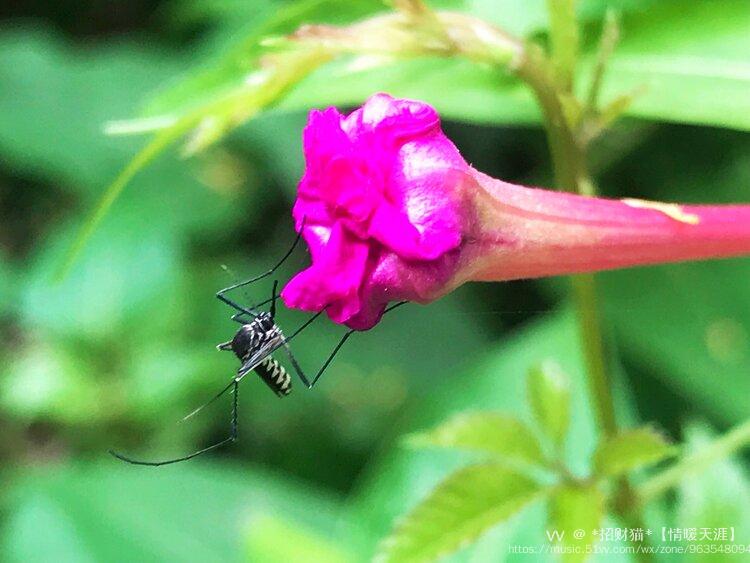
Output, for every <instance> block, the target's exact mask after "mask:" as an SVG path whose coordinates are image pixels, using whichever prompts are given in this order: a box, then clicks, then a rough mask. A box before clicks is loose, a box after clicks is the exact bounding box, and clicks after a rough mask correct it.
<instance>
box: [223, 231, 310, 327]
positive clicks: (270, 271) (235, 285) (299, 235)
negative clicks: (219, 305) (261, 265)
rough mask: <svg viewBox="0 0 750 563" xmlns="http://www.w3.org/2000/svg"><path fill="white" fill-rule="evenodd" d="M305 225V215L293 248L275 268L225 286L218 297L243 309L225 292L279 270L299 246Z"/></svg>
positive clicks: (239, 309)
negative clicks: (226, 295)
mask: <svg viewBox="0 0 750 563" xmlns="http://www.w3.org/2000/svg"><path fill="white" fill-rule="evenodd" d="M304 226H305V218H304V217H303V218H302V224H301V226H300V230H299V233H297V236H296V237H295V239H294V242H293V243H292V246H291V248H289V250H287V251H286V254H284V256H283V257H282V258H281V260H279V261H278V263H277V264H276V265H275V266H274V267H273V268H271V269H270V270H268V271H267V272H263V273H262V274H260V275H258V276H255V277H253V278H250V279H249V280H245V281H243V282H239V283H235V284H233V285H230V286H229V287H225V288H224V289H222V290H221V291H219V292H217V293H216V297H218V298H219V299H221V300H222V301H223V302H224V303H226V304H227V305H229V306H230V307H233V308H235V309H237V310H238V311H242V310H243V308H242V307H240V306H239V305H237V304H236V303H234V302H233V301H231V300H230V299H228V298H227V297H225V296H224V294H225V293H227V292H229V291H232V290H233V289H237V288H238V287H244V286H246V285H250V284H251V283H255V282H257V281H260V280H262V279H263V278H265V277H268V276H270V275H271V274H273V273H274V272H275V271H276V270H278V269H279V268H280V267H281V265H282V264H283V263H284V262H285V261H286V259H287V258H289V257H290V256H291V255H292V252H294V249H295V248H296V247H297V243H299V240H300V238H301V237H302V230H303V228H304ZM247 314H252V313H249V312H248V313H247Z"/></svg>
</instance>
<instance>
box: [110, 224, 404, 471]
mask: <svg viewBox="0 0 750 563" xmlns="http://www.w3.org/2000/svg"><path fill="white" fill-rule="evenodd" d="M303 225H304V222H303ZM301 235H302V229H300V232H299V233H298V234H297V237H296V238H295V239H294V243H292V246H291V248H289V250H288V251H287V252H286V254H284V256H283V257H282V258H281V260H279V262H278V263H277V264H276V265H275V266H273V267H272V268H271V269H269V270H268V271H266V272H264V273H262V274H260V275H258V276H255V277H253V278H250V279H249V280H246V281H243V282H240V283H236V284H234V285H230V286H229V287H226V288H224V289H222V290H221V291H219V292H217V293H216V297H217V298H218V299H219V300H220V301H222V302H223V303H225V304H226V305H228V306H229V307H231V308H232V309H233V310H234V314H232V316H231V319H232V320H233V321H235V322H238V323H240V325H242V326H240V328H239V329H238V330H237V332H236V333H235V335H234V338H232V340H229V341H227V342H223V343H221V344H219V345H217V349H219V350H226V351H232V352H234V354H235V355H236V356H237V358H238V359H239V360H240V362H241V365H240V367H239V369H238V370H237V375H235V376H234V378H233V379H232V380H231V381H230V382H229V384H228V385H227V386H226V387H224V388H223V389H222V390H221V391H219V392H218V393H217V394H216V395H215V396H214V397H212V398H211V399H210V400H209V401H207V402H206V403H204V404H203V405H201V406H199V407H198V408H197V409H195V410H194V411H192V412H191V413H190V414H188V415H187V416H185V417H184V418H183V419H182V420H183V421H184V420H187V419H188V418H190V417H192V416H194V415H195V414H197V413H198V412H200V411H201V410H203V409H204V408H205V407H207V406H208V405H210V404H211V403H213V402H214V401H216V400H217V399H219V398H220V397H221V396H222V395H224V394H225V393H226V392H228V391H230V390H231V392H232V396H233V398H232V414H231V423H230V433H229V436H228V437H227V438H225V439H223V440H221V441H219V442H216V443H215V444H212V445H211V446H208V447H206V448H203V449H201V450H198V451H196V452H193V453H191V454H188V455H185V456H182V457H178V458H174V459H167V460H163V461H143V460H137V459H133V458H130V457H127V456H125V455H122V454H120V453H118V452H116V451H114V450H110V451H109V453H110V454H111V455H113V456H114V457H116V458H117V459H119V460H122V461H124V462H127V463H131V464H133V465H148V466H154V467H157V466H160V465H170V464H172V463H179V462H181V461H187V460H189V459H192V458H194V457H198V456H199V455H202V454H205V453H207V452H210V451H212V450H215V449H217V448H220V447H222V446H224V445H226V444H229V443H232V442H236V441H237V438H238V424H237V408H238V391H239V384H240V381H242V379H243V378H244V377H245V376H246V375H247V374H248V373H250V372H251V371H252V372H255V374H256V375H258V377H260V379H261V380H262V381H263V382H264V383H265V384H266V385H267V386H268V387H269V388H270V389H271V390H272V391H273V392H274V393H275V394H276V395H277V396H278V397H282V398H283V397H286V396H287V395H289V393H291V391H292V378H291V375H290V374H289V372H288V371H287V370H286V368H284V366H283V365H282V364H281V363H279V361H278V360H276V359H275V358H274V357H273V354H274V352H277V351H282V352H284V354H285V355H286V356H287V358H288V359H289V362H290V363H291V365H292V367H293V368H294V372H295V373H296V374H297V376H298V377H299V379H300V380H301V381H302V383H303V384H304V385H305V386H306V387H307V388H308V389H312V388H313V387H314V386H315V384H316V383H317V382H318V380H319V379H320V376H321V375H323V372H324V371H325V370H326V369H327V368H328V366H329V365H330V364H331V362H332V361H333V358H334V357H335V356H336V354H337V353H338V352H339V350H340V349H341V347H342V346H343V345H344V343H345V342H346V341H347V340H348V339H349V337H350V336H351V335H352V334H354V333H355V332H357V331H356V330H355V329H351V330H348V331H347V332H346V333H345V334H344V335H343V336H342V337H341V340H339V342H338V344H336V346H335V347H334V348H333V351H332V352H331V353H330V355H329V356H328V358H327V359H326V361H325V362H324V363H323V365H322V366H321V367H320V369H319V370H318V372H317V373H316V374H315V376H314V377H313V378H312V379H310V378H308V377H307V375H305V372H304V371H303V370H302V368H301V367H300V365H299V363H298V362H297V359H296V358H295V357H294V353H293V352H292V349H291V346H290V345H289V342H290V341H291V340H292V339H293V338H294V337H296V336H297V335H298V334H300V333H301V332H302V331H303V330H305V329H306V328H307V327H308V326H310V325H311V324H312V323H313V322H314V321H315V320H316V319H317V318H318V317H319V316H320V315H322V314H323V312H324V311H325V310H326V307H324V308H323V309H322V310H320V311H318V312H317V313H315V314H314V315H313V316H312V317H311V318H309V319H308V320H307V321H305V322H304V323H303V324H302V326H300V327H299V328H298V329H297V330H295V331H294V332H293V333H292V334H291V335H289V336H285V335H284V333H283V332H282V330H281V327H280V326H279V325H278V324H276V320H275V316H276V300H277V299H278V297H279V295H278V293H277V289H278V280H274V282H273V287H272V291H271V298H270V299H266V300H265V301H263V302H261V303H258V304H256V305H253V306H249V307H246V306H243V305H241V304H240V303H238V302H237V301H235V300H234V299H230V298H229V297H228V296H227V294H228V293H229V292H231V291H234V290H236V289H239V288H241V287H245V286H248V285H251V284H253V283H256V282H259V281H261V280H262V279H264V278H267V277H269V276H272V275H273V274H274V273H275V272H276V270H278V269H279V268H280V267H281V266H282V264H284V262H285V261H286V260H287V258H289V257H290V256H291V255H292V253H293V252H294V249H295V248H296V247H297V244H298V243H299V241H300V237H301ZM269 303H270V307H269V310H268V311H262V310H261V309H260V307H262V306H264V305H267V304H269ZM405 303H406V301H399V302H397V303H395V304H393V305H390V306H389V307H387V308H386V309H385V311H384V313H383V314H385V313H388V312H390V311H392V310H394V309H396V308H397V307H400V306H401V305H404V304H405Z"/></svg>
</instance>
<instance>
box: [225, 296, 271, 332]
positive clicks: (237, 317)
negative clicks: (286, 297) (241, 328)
mask: <svg viewBox="0 0 750 563" xmlns="http://www.w3.org/2000/svg"><path fill="white" fill-rule="evenodd" d="M279 297H281V294H277V295H274V296H273V297H271V298H270V299H266V300H265V301H261V302H260V303H257V304H255V305H252V306H251V307H248V309H251V310H255V309H260V308H261V307H262V306H263V305H268V304H269V303H272V302H273V300H274V299H278V298H279ZM243 316H249V315H248V314H247V313H246V312H245V311H240V312H239V313H235V314H234V315H232V320H233V321H236V322H238V323H240V324H243V325H244V324H247V323H246V322H245V320H246V319H243V318H242V317H243ZM255 316H256V315H255V314H253V315H252V317H253V318H255Z"/></svg>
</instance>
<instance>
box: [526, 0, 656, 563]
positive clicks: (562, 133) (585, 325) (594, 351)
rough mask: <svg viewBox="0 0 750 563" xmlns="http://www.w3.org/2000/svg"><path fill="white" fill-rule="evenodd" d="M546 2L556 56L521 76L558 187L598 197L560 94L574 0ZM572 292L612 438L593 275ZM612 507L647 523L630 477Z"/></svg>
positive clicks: (593, 386)
mask: <svg viewBox="0 0 750 563" xmlns="http://www.w3.org/2000/svg"><path fill="white" fill-rule="evenodd" d="M547 4H548V9H549V13H550V24H551V35H552V60H551V61H550V59H549V58H548V57H547V56H546V55H545V54H544V53H543V52H542V51H541V49H535V48H534V47H533V46H530V47H529V48H528V49H527V51H526V56H525V57H524V58H523V59H522V61H521V63H520V65H519V68H518V74H519V75H520V76H521V77H522V78H525V79H526V81H527V82H528V83H529V85H530V86H531V87H532V88H533V90H534V92H535V94H536V97H537V100H538V101H539V104H540V106H541V109H542V113H543V115H544V123H545V127H546V130H547V138H548V142H549V146H550V153H551V157H552V166H553V170H554V175H555V183H556V185H557V187H558V188H559V189H562V190H566V191H570V192H575V193H578V194H580V195H586V196H594V195H596V189H595V187H594V184H593V182H592V181H591V180H590V176H589V172H588V165H587V162H586V148H587V139H586V138H584V137H583V136H582V135H580V134H579V130H578V129H577V128H576V127H575V126H574V125H573V124H571V123H570V122H569V121H568V119H567V117H566V114H565V110H564V108H563V107H562V103H561V99H562V97H564V96H572V95H573V84H574V79H575V65H576V58H577V55H578V27H577V25H578V24H577V21H576V18H575V0H548V2H547ZM597 87H598V86H597ZM572 291H573V297H574V302H575V306H576V310H577V314H578V325H579V331H580V335H581V346H582V347H583V353H584V359H585V363H586V376H587V380H588V387H589V393H590V396H591V400H592V403H593V408H594V412H595V413H596V420H597V423H598V426H599V428H600V430H601V432H602V434H603V435H604V436H612V435H614V434H616V432H617V420H616V417H615V405H614V399H613V396H612V390H611V389H612V387H611V381H610V379H609V375H608V372H607V361H606V353H605V348H604V338H603V335H602V334H603V333H602V327H601V320H600V317H599V310H598V304H597V296H596V294H597V292H596V280H595V278H594V276H593V274H583V275H578V276H573V278H572ZM612 508H613V509H614V511H615V512H616V513H617V514H618V515H619V516H620V517H621V518H622V519H623V521H624V522H625V524H626V525H627V526H629V527H633V528H643V527H644V526H643V516H642V514H641V513H640V507H639V505H638V504H637V496H636V494H635V492H634V490H633V487H632V485H631V484H630V481H629V480H628V479H627V477H623V478H622V479H620V480H619V481H618V483H617V487H616V490H615V492H614V496H613V501H612ZM640 557H641V558H642V559H643V560H644V561H649V560H650V557H649V556H647V555H641V556H640Z"/></svg>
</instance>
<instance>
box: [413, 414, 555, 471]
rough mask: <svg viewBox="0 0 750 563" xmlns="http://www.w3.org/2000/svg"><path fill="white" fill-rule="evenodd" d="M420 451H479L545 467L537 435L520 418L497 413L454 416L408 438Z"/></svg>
mask: <svg viewBox="0 0 750 563" xmlns="http://www.w3.org/2000/svg"><path fill="white" fill-rule="evenodd" d="M407 443H409V444H410V445H412V446H417V447H431V446H434V447H441V448H459V449H467V450H475V451H479V452H482V453H487V454H491V455H494V456H498V457H501V458H505V459H510V460H515V461H521V462H526V463H532V464H540V465H543V464H544V455H543V454H542V449H541V447H540V445H539V441H538V440H537V438H536V436H535V435H534V433H533V432H532V431H531V429H530V428H529V427H528V426H527V425H526V424H525V423H524V422H522V421H520V420H518V419H517V418H515V417H513V416H510V415H506V414H501V413H494V412H468V413H463V414H459V415H456V416H454V417H453V418H451V419H450V420H448V421H447V422H445V423H443V424H441V425H440V426H438V427H436V428H434V429H432V430H430V431H428V432H422V433H417V434H412V435H410V436H407Z"/></svg>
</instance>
